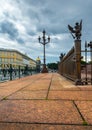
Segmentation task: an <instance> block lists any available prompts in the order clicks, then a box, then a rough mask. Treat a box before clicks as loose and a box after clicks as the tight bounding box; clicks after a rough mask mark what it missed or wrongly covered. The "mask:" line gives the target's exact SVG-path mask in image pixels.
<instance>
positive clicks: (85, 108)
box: [75, 101, 92, 125]
mask: <svg viewBox="0 0 92 130" xmlns="http://www.w3.org/2000/svg"><path fill="white" fill-rule="evenodd" d="M75 103H76V105H77V106H78V108H79V110H80V112H81V114H82V115H83V117H84V119H85V120H86V122H87V123H88V124H91V125H92V101H76V102H75Z"/></svg>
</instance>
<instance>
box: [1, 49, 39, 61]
mask: <svg viewBox="0 0 92 130" xmlns="http://www.w3.org/2000/svg"><path fill="white" fill-rule="evenodd" d="M0 51H8V52H16V53H19V54H20V55H22V56H24V57H25V58H27V59H30V60H32V61H34V62H36V61H35V60H33V59H32V58H30V57H29V56H27V55H25V54H23V53H21V52H19V51H18V50H15V49H5V48H0Z"/></svg>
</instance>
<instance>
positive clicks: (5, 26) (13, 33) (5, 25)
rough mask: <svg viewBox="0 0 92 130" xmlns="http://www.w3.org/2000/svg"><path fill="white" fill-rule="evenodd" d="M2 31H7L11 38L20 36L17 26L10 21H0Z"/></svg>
mask: <svg viewBox="0 0 92 130" xmlns="http://www.w3.org/2000/svg"><path fill="white" fill-rule="evenodd" d="M0 33H3V34H4V33H6V34H8V35H9V38H10V39H12V40H13V39H16V37H17V36H18V30H17V29H16V28H15V26H14V25H13V23H11V22H10V21H7V20H6V21H2V22H1V23H0Z"/></svg>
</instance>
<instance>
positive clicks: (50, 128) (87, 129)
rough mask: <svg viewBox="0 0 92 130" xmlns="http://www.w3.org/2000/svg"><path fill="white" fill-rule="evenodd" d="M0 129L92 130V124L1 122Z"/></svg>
mask: <svg viewBox="0 0 92 130" xmlns="http://www.w3.org/2000/svg"><path fill="white" fill-rule="evenodd" d="M0 130H92V126H79V125H78V126H76V125H55V124H52V125H51V124H47V125H46V124H26V123H0Z"/></svg>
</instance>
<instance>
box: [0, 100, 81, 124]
mask: <svg viewBox="0 0 92 130" xmlns="http://www.w3.org/2000/svg"><path fill="white" fill-rule="evenodd" d="M2 121H3V122H26V123H63V124H82V123H83V120H82V119H81V117H80V115H79V113H78V111H77V109H76V108H75V106H74V104H73V103H72V102H71V101H62V102H61V101H48V100H5V101H3V102H0V122H2Z"/></svg>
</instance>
